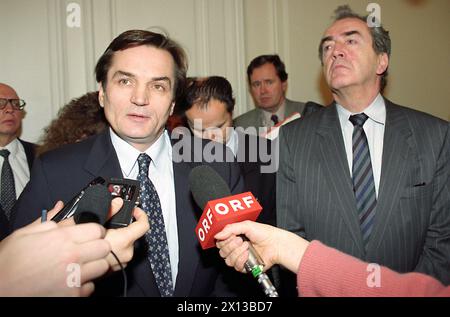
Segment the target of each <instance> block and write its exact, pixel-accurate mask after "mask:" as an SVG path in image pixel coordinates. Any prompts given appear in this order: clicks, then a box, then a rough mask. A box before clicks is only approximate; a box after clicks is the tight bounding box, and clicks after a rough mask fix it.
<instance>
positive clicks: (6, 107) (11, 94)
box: [0, 83, 35, 240]
mask: <svg viewBox="0 0 450 317" xmlns="http://www.w3.org/2000/svg"><path fill="white" fill-rule="evenodd" d="M24 107H25V101H23V100H22V99H20V98H19V97H18V95H17V93H16V91H15V90H14V89H13V88H12V87H10V86H8V85H6V84H3V83H0V168H1V172H0V240H2V239H3V238H4V237H5V236H6V233H7V231H8V230H7V227H8V222H9V219H10V216H11V210H12V206H13V205H14V203H15V202H16V199H17V197H19V195H20V193H21V192H22V190H23V188H24V187H25V185H26V184H27V183H28V180H29V179H30V170H31V164H32V163H33V160H34V147H35V145H34V144H32V143H29V142H25V141H22V140H20V139H19V138H18V136H19V134H20V131H21V127H22V119H23V117H24V114H25V112H24V111H23V109H24Z"/></svg>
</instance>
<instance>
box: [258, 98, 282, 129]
mask: <svg viewBox="0 0 450 317" xmlns="http://www.w3.org/2000/svg"><path fill="white" fill-rule="evenodd" d="M260 109H261V108H260ZM285 109H286V99H285V100H284V101H283V103H282V104H281V106H280V108H278V110H277V112H275V113H272V112H270V111H265V110H264V109H261V111H262V113H263V116H264V122H266V123H270V124H266V125H273V122H272V119H271V117H272V115H276V116H277V117H278V122H281V121H283V120H284V117H285V114H286V113H285V112H286V111H285Z"/></svg>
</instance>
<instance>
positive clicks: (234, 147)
mask: <svg viewBox="0 0 450 317" xmlns="http://www.w3.org/2000/svg"><path fill="white" fill-rule="evenodd" d="M230 129H231V131H230V138H229V139H228V141H227V144H226V146H227V147H228V148H229V149H230V150H231V152H233V154H234V156H236V155H237V151H238V146H239V137H238V134H237V132H236V130H234V128H230Z"/></svg>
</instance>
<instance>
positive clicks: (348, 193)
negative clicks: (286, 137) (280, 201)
mask: <svg viewBox="0 0 450 317" xmlns="http://www.w3.org/2000/svg"><path fill="white" fill-rule="evenodd" d="M317 133H318V134H319V144H318V147H317V150H318V151H319V153H318V156H317V157H318V158H319V160H320V163H321V166H323V170H324V175H325V180H324V181H325V182H328V183H329V185H330V188H331V200H332V201H334V202H335V203H336V206H337V208H336V210H339V212H340V213H341V215H342V218H343V219H344V222H345V224H346V225H347V227H348V229H349V230H350V233H351V236H352V238H353V240H354V241H355V244H356V245H357V246H358V247H359V251H360V252H361V254H364V247H363V243H362V235H361V229H360V225H359V221H358V212H357V210H356V202H355V195H354V193H353V187H352V182H351V177H350V171H349V168H348V162H347V156H346V154H345V146H344V141H343V137H342V131H341V126H340V123H339V118H338V114H337V109H336V105H335V104H333V105H332V106H330V107H327V108H326V109H325V110H324V111H323V116H322V119H321V122H320V124H319V126H318V128H317Z"/></svg>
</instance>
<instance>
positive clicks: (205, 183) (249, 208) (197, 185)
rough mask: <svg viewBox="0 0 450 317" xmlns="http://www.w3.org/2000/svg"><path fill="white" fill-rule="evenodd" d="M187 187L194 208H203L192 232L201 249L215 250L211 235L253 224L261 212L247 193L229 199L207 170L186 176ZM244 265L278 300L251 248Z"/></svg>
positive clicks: (218, 179)
mask: <svg viewBox="0 0 450 317" xmlns="http://www.w3.org/2000/svg"><path fill="white" fill-rule="evenodd" d="M189 185H190V188H191V192H192V195H193V197H194V200H195V202H196V203H197V205H198V206H200V207H204V209H203V214H202V216H201V217H200V221H199V222H198V225H197V227H196V228H195V232H196V235H197V238H198V240H199V242H200V245H201V246H202V248H203V249H207V248H211V247H214V246H215V238H214V237H215V235H216V234H217V233H218V232H219V231H221V230H222V229H223V228H224V227H225V226H226V225H228V224H231V223H235V222H240V221H244V220H252V221H254V220H256V218H257V217H258V216H259V213H260V212H261V210H262V207H261V206H260V204H259V203H258V201H257V200H256V199H255V197H254V196H253V195H252V194H251V193H250V192H247V193H242V194H238V195H231V192H230V189H229V188H228V185H227V184H226V183H225V181H224V180H223V179H222V178H221V177H220V175H218V174H217V173H216V172H215V171H214V170H213V169H212V168H210V167H209V166H199V167H196V168H194V169H193V170H192V171H191V174H190V175H189ZM244 239H245V238H244ZM244 265H245V269H246V271H247V272H249V273H252V275H253V277H254V278H255V279H257V281H258V283H259V284H260V286H261V287H262V289H263V291H264V293H265V294H266V295H267V296H269V297H278V293H277V291H276V289H275V287H274V286H273V284H272V282H271V281H270V279H269V277H268V276H267V274H265V273H264V262H263V261H262V260H261V258H260V256H259V255H258V254H257V253H256V251H255V250H254V249H253V248H250V249H249V256H248V257H247V260H246V261H245V264H244Z"/></svg>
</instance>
